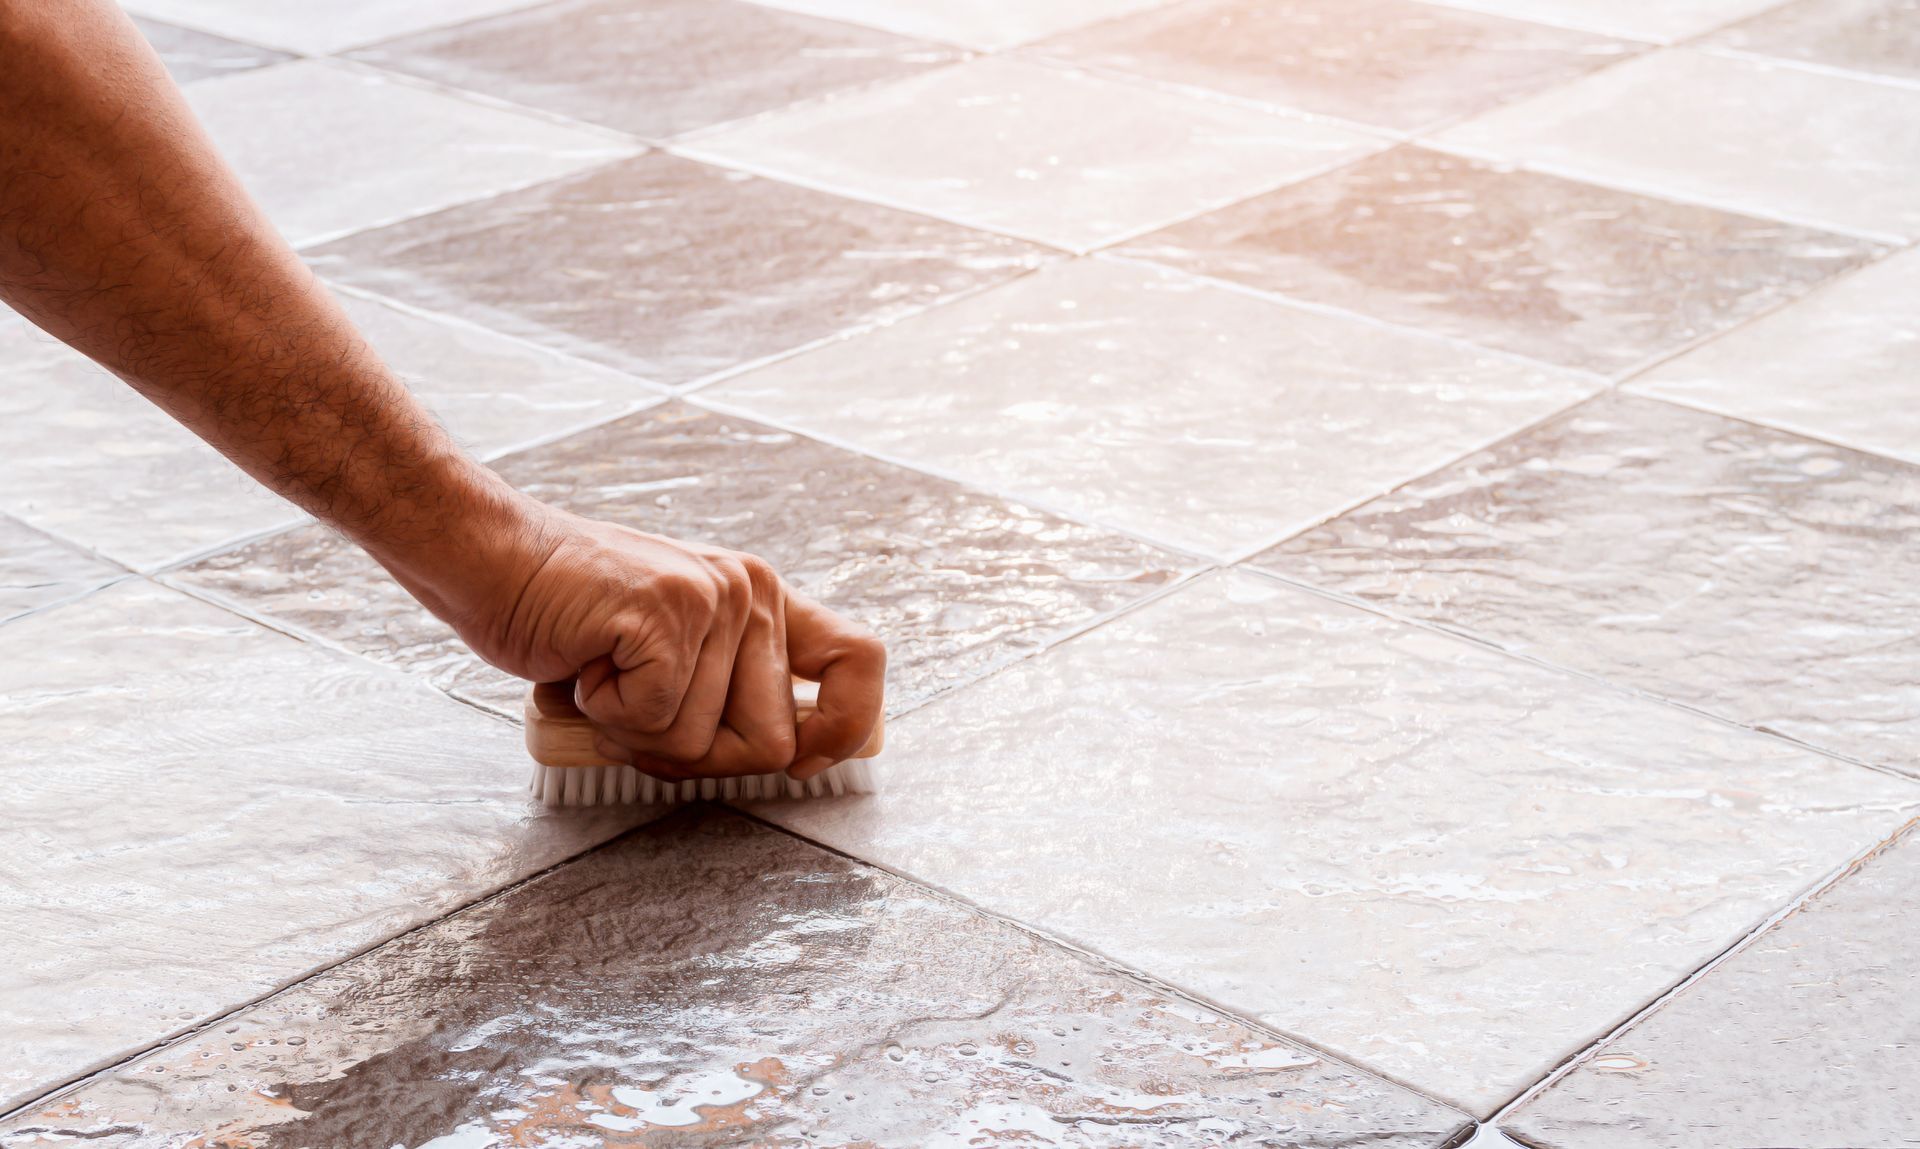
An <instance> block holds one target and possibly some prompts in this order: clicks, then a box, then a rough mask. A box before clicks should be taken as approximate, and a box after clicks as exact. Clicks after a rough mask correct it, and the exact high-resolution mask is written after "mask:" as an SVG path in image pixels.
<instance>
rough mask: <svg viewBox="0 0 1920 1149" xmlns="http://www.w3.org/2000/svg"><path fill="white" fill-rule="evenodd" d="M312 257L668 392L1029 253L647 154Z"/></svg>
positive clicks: (999, 275)
mask: <svg viewBox="0 0 1920 1149" xmlns="http://www.w3.org/2000/svg"><path fill="white" fill-rule="evenodd" d="M608 235H618V236H619V237H620V242H619V243H617V244H614V243H608V242H607V241H606V237H607V236H608ZM308 254H309V255H310V257H311V258H312V261H313V263H314V265H315V266H316V267H317V268H318V269H319V270H320V271H321V272H322V274H324V275H327V276H328V277H330V278H333V279H338V280H341V281H344V282H349V283H355V284H359V285H361V286H364V287H368V288H371V289H373V290H376V291H379V292H381V293H383V294H386V295H390V296H393V297H395V298H399V299H403V300H406V301H409V302H412V303H416V304H419V305H421V306H423V307H426V308H429V309H431V310H435V311H441V312H446V313H449V314H453V315H458V316H462V317H464V318H468V319H471V320H474V321H477V322H479V323H482V324H483V325H485V326H488V327H492V328H494V329H496V330H500V331H506V332H510V333H512V334H515V335H519V336H521V337H524V338H527V339H531V340H533V341H535V342H538V343H541V344H544V345H547V346H551V347H556V348H558V349H560V350H562V351H567V352H570V353H572V354H575V355H579V356H581V357H583V358H587V359H591V360H594V361H596V362H601V363H606V364H610V365H612V366H615V367H619V368H621V369H624V370H627V371H631V372H633V373H635V374H637V375H640V376H642V377H644V378H647V379H650V380H654V381H657V382H661V383H669V384H677V383H685V382H688V381H691V380H693V379H696V378H699V377H700V376H703V375H707V374H710V373H712V372H715V371H719V370H721V369H724V368H728V367H733V366H737V365H739V364H740V363H743V362H747V361H750V360H753V359H757V358H760V357H762V356H766V355H772V354H775V353H778V352H783V351H788V350H791V349H793V348H795V347H798V346H801V345H803V344H806V343H808V342H811V341H813V340H817V339H822V338H825V337H827V336H829V335H832V334H834V333H836V332H839V331H842V330H844V329H846V328H848V327H851V326H854V325H856V324H859V323H864V322H875V321H882V320H886V319H890V318H895V317H898V316H900V315H903V314H907V313H909V312H911V311H913V310H915V309H917V308H920V307H924V306H927V305H929V304H933V303H939V302H941V301H943V300H944V299H946V298H948V297H950V296H952V295H955V294H958V293H962V292H965V291H968V290H970V289H975V288H979V287H982V286H985V285H988V284H992V283H995V282H999V281H1001V280H1004V279H1008V278H1011V277H1013V276H1015V275H1018V274H1021V273H1022V272H1024V271H1026V270H1028V269H1030V268H1031V267H1033V266H1035V265H1036V263H1037V261H1038V260H1039V259H1040V258H1041V252H1040V249H1038V248H1035V247H1032V246H1031V245H1027V244H1022V243H1020V242H1018V241H1015V240H1008V239H1003V238H1000V237H998V236H989V235H984V234H981V233H978V232H973V231H968V230H966V229H964V228H959V227H955V226H953V225H950V224H943V223H939V222H936V221H933V220H929V219H925V218H922V217H918V216H912V215H908V214H906V213H904V212H897V211H892V210H889V209H886V208H879V207H873V206H871V205H868V204H860V203H854V202H852V201H850V200H845V199H841V198H839V197H837V196H830V195H826V194H824V193H820V192H814V191H808V190H806V189H804V188H797V187H793V186H791V185H788V184H782V183H778V182H775V181H772V180H765V179H759V178H756V177H752V176H747V175H744V174H741V173H735V172H726V171H723V170H721V169H718V168H712V167H708V166H706V165H704V164H696V163H693V162H691V161H688V160H683V159H678V158H675V157H672V156H665V155H659V154H655V155H649V156H643V157H640V158H638V159H634V160H629V161H626V162H624V163H620V164H617V165H614V166H612V167H608V168H604V169H601V170H599V171H595V172H591V173H588V174H586V175H583V176H579V177H576V178H574V179H570V180H563V181H560V182H557V183H552V184H548V185H545V186H543V187H539V188H532V189H529V190H527V191H524V192H520V193H517V194H514V195H507V196H501V197H498V198H496V199H492V200H489V201H487V202H485V203H478V204H472V205H468V206H465V207H460V208H455V209H453V210H451V211H446V212H441V213H439V214H437V215H433V216H429V217H427V218H424V219H417V220H412V221H410V222H408V223H405V224H401V225H399V226H397V227H392V228H386V229H382V230H380V231H376V232H372V233H369V234H366V235H361V236H356V237H354V238H352V239H349V240H346V241H344V242H340V243H334V244H328V245H326V246H324V247H321V248H318V249H316V250H314V251H313V252H310V253H308Z"/></svg>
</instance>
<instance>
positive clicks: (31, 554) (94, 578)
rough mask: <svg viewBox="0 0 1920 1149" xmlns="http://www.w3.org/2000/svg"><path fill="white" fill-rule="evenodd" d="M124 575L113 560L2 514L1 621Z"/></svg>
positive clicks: (0, 548) (0, 561)
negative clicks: (96, 555) (97, 555)
mask: <svg viewBox="0 0 1920 1149" xmlns="http://www.w3.org/2000/svg"><path fill="white" fill-rule="evenodd" d="M124 574H126V571H125V570H124V569H122V568H120V567H117V566H115V565H113V564H112V563H110V562H106V561H105V560H102V559H97V558H95V557H93V556H92V555H90V554H87V553H86V552H85V551H82V550H79V549H78V548H76V547H73V546H70V545H68V544H66V543H63V542H61V541H60V540H58V539H56V538H54V537H53V536H51V535H45V534H42V533H40V532H39V531H36V530H34V529H33V528H32V527H29V526H27V525H26V524H25V523H22V522H20V521H19V520H17V519H13V518H9V517H7V516H6V515H0V622H5V621H6V620H8V619H10V618H18V617H19V616H21V615H23V614H26V613H27V612H29V611H34V610H39V609H40V608H41V607H45V606H51V605H52V604H54V603H56V602H60V601H61V600H63V599H69V598H73V597H74V596H76V595H80V594H85V593H86V592H87V591H89V590H92V589H94V588H96V587H102V586H105V585H106V584H108V583H110V582H112V581H113V580H114V579H116V578H119V577H120V576H122V575H124Z"/></svg>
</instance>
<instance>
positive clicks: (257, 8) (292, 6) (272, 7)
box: [126, 0, 538, 53]
mask: <svg viewBox="0 0 1920 1149" xmlns="http://www.w3.org/2000/svg"><path fill="white" fill-rule="evenodd" d="M537 2H538V0H405V2H404V3H395V2H394V0H327V4H326V6H325V7H324V8H321V9H316V8H315V6H314V5H313V4H311V3H309V2H307V0H127V3H126V6H127V7H128V8H131V9H133V10H134V11H136V12H139V13H141V14H143V15H147V16H154V17H158V18H159V19H161V20H167V21H170V22H172V23H176V24H184V25H187V26H188V27H192V28H199V29H203V30H205V31H208V32H217V33H219V34H221V35H224V36H232V37H235V38H237V39H241V40H248V41H251V42H253V43H255V44H270V45H272V46H274V47H276V48H290V49H292V50H293V51H296V52H309V53H325V52H338V51H340V50H341V49H343V48H351V47H354V46H355V45H359V44H365V43H369V42H371V41H374V40H384V39H386V38H387V37H389V36H400V35H405V34H406V33H408V32H419V31H423V30H425V29H427V28H434V27H438V26H440V25H442V24H457V23H459V22H461V21H463V20H473V19H476V18H478V17H481V16H490V15H493V14H494V13H496V12H508V11H512V10H513V9H515V8H525V7H527V6H529V5H530V4H533V3H537Z"/></svg>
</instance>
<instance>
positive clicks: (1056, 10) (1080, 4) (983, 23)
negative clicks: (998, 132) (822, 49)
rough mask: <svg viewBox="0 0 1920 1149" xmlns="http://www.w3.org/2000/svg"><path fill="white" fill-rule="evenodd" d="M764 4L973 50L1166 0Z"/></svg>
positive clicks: (792, 0)
mask: <svg viewBox="0 0 1920 1149" xmlns="http://www.w3.org/2000/svg"><path fill="white" fill-rule="evenodd" d="M759 2H761V3H764V4H767V5H768V6H769V7H774V8H786V9H790V10H792V11H795V12H811V13H812V14H814V15H816V16H826V17H828V18H830V19H834V20H850V21H852V22H854V23H856V24H868V25H871V26H873V27H875V28H886V29H889V30H891V31H894V32H902V33H905V34H906V35H909V36H928V37H931V38H933V39H935V40H944V41H947V42H948V43H953V44H965V45H968V46H969V47H975V48H1010V47H1012V46H1013V45H1015V44H1023V43H1025V42H1027V41H1028V40H1036V39H1038V38H1040V37H1041V36H1047V35H1051V34H1053V33H1055V32H1063V31H1065V30H1067V29H1069V28H1078V27H1080V26H1082V25H1084V24H1092V23H1095V22H1096V21H1100V20H1109V19H1112V18H1114V17H1116V16H1123V15H1125V14H1127V13H1128V12H1138V11H1140V10H1142V9H1145V8H1152V7H1155V6H1156V5H1159V4H1163V3H1166V2H1167V0H759Z"/></svg>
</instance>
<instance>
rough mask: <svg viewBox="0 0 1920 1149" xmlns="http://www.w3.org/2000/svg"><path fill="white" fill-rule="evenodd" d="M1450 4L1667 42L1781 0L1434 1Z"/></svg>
mask: <svg viewBox="0 0 1920 1149" xmlns="http://www.w3.org/2000/svg"><path fill="white" fill-rule="evenodd" d="M1438 2H1439V3H1442V4H1446V5H1447V6H1448V7H1452V8H1468V9H1472V10H1473V11H1476V12H1492V13H1496V14H1498V15H1502V16H1513V17H1516V18H1518V19H1521V20H1538V21H1541V22H1543V23H1547V24H1560V25H1564V26H1567V27H1571V28H1586V29H1590V30H1592V31H1596V32H1605V33H1608V34H1611V35H1615V36H1632V37H1635V38H1637V39H1641V40H1651V41H1654V42H1656V43H1670V42H1672V41H1675V40H1684V39H1686V38H1688V37H1690V36H1698V35H1700V34H1701V33H1703V32H1710V31H1712V30H1713V29H1715V28H1717V27H1719V26H1720V25H1722V24H1726V23H1728V22H1729V21H1733V20H1739V19H1741V18H1743V17H1746V16H1751V15H1753V14H1754V13H1755V12H1760V11H1763V10H1765V9H1767V8H1770V7H1772V6H1773V5H1775V4H1778V3H1780V0H1438Z"/></svg>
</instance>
